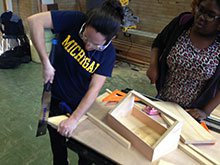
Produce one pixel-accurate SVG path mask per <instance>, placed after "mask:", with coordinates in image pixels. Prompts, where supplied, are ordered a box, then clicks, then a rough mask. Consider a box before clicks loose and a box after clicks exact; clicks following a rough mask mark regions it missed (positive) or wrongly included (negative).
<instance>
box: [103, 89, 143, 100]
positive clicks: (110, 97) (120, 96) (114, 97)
mask: <svg viewBox="0 0 220 165" xmlns="http://www.w3.org/2000/svg"><path fill="white" fill-rule="evenodd" d="M126 95H127V94H126V93H124V92H122V91H120V90H118V89H116V90H114V91H113V92H112V93H110V94H109V95H108V96H106V97H105V98H103V99H102V102H108V101H112V102H119V101H121V100H122V99H123V98H124V97H125V96H126ZM139 100H140V99H138V98H136V97H135V101H139Z"/></svg>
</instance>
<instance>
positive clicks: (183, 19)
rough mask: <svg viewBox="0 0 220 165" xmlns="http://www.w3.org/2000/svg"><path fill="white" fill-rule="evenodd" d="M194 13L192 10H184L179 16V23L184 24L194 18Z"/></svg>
mask: <svg viewBox="0 0 220 165" xmlns="http://www.w3.org/2000/svg"><path fill="white" fill-rule="evenodd" d="M193 17H194V16H193V14H192V13H191V12H183V13H181V14H180V15H179V16H178V19H179V25H184V24H186V23H188V22H189V21H191V20H193Z"/></svg>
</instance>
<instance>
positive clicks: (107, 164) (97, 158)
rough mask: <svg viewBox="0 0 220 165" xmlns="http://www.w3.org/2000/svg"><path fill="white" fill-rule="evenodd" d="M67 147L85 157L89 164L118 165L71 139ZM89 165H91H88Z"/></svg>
mask: <svg viewBox="0 0 220 165" xmlns="http://www.w3.org/2000/svg"><path fill="white" fill-rule="evenodd" d="M67 147H68V148H69V149H71V150H73V151H74V152H76V153H77V154H79V155H81V156H82V157H85V158H86V159H87V160H88V161H89V162H92V163H91V165H92V164H95V165H116V164H117V163H115V162H113V161H112V160H110V159H108V158H106V157H105V156H103V155H101V154H99V153H98V152H96V151H94V150H93V149H91V148H89V147H87V146H85V145H84V144H82V143H80V142H78V141H76V140H74V139H69V140H68V141H67ZM87 165H89V164H87Z"/></svg>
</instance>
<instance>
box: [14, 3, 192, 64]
mask: <svg viewBox="0 0 220 165" xmlns="http://www.w3.org/2000/svg"><path fill="white" fill-rule="evenodd" d="M191 1H192V0H136V1H135V0H131V1H130V3H129V5H128V6H129V7H130V8H131V9H132V11H133V14H134V15H135V16H138V17H139V18H140V23H139V24H138V25H137V27H138V29H139V30H142V31H146V32H152V33H159V32H160V31H161V30H162V29H163V27H164V26H165V25H166V24H168V23H169V22H170V21H171V19H172V18H174V17H175V16H177V15H178V14H179V13H181V12H183V11H191V7H190V5H191ZM54 2H55V3H57V4H58V7H59V10H74V9H75V10H82V11H86V0H54ZM18 3H19V5H18ZM37 5H38V3H37V0H29V1H26V0H20V1H13V8H14V12H15V13H16V14H18V15H19V16H20V17H21V18H22V19H23V22H24V25H25V28H26V29H27V26H26V18H27V17H28V16H30V15H32V14H34V13H37V12H38V9H37ZM26 31H28V30H26ZM116 40H118V42H117V43H118V44H120V43H122V42H120V41H126V44H129V46H128V47H126V46H124V47H123V48H122V47H120V50H118V53H121V54H123V56H124V57H125V60H126V59H131V60H130V61H129V62H132V59H135V58H136V56H137V55H138V54H139V55H140V58H143V60H142V61H144V62H145V61H148V62H149V58H150V57H149V51H150V46H151V43H152V38H146V37H141V36H136V35H133V34H132V35H131V36H129V37H125V36H124V35H123V33H120V34H119V35H118V38H117V39H116ZM115 45H116V48H117V49H119V47H118V46H117V44H115ZM134 45H135V47H134ZM140 48H143V49H142V51H139V49H140ZM136 50H137V52H138V54H135V53H134V52H135V51H136ZM127 57H129V58H127ZM140 61H141V59H140ZM134 63H137V60H136V62H134ZM144 65H148V64H146V63H144Z"/></svg>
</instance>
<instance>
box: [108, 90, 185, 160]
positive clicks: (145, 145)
mask: <svg viewBox="0 0 220 165" xmlns="http://www.w3.org/2000/svg"><path fill="white" fill-rule="evenodd" d="M135 97H138V98H139V99H141V101H142V102H144V103H145V104H146V105H149V106H151V107H154V108H156V109H157V110H159V111H160V112H161V113H164V114H165V115H167V116H169V117H170V118H171V119H172V120H173V121H174V123H173V124H172V125H171V126H170V127H168V128H165V127H164V126H162V125H161V124H160V123H159V122H157V121H156V120H154V119H152V118H151V117H149V116H148V115H147V114H146V113H145V112H143V111H141V110H140V108H138V107H137V106H136V105H135V104H134V98H135ZM107 124H108V125H109V126H110V127H111V128H113V129H114V130H115V131H117V132H118V133H119V134H121V135H122V136H123V137H124V138H126V139H127V140H128V141H130V142H131V144H132V146H133V147H135V148H136V149H137V150H139V151H140V152H141V153H142V154H143V155H144V156H146V157H147V159H149V160H150V161H154V160H156V159H158V158H159V157H161V156H163V155H165V154H167V153H169V152H171V151H173V150H175V149H176V148H177V146H178V142H179V139H180V133H181V128H182V125H183V122H182V121H181V120H180V119H178V118H177V117H176V116H175V115H173V114H171V113H170V112H169V111H168V110H166V109H164V108H163V107H161V106H160V105H157V103H156V102H153V101H151V100H150V99H148V98H146V97H144V96H142V95H141V94H139V93H138V92H136V91H131V92H130V93H128V94H127V96H126V97H125V98H124V99H123V100H122V101H121V102H119V103H118V105H117V106H116V107H115V108H114V109H113V110H111V111H110V112H109V113H108V115H107Z"/></svg>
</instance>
